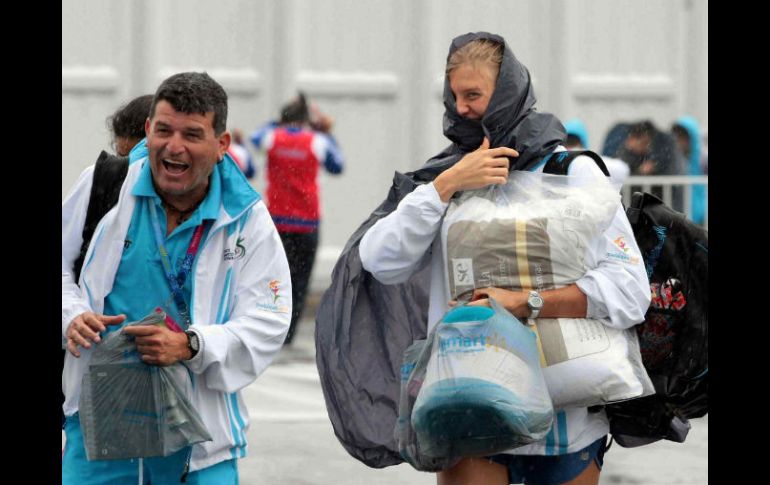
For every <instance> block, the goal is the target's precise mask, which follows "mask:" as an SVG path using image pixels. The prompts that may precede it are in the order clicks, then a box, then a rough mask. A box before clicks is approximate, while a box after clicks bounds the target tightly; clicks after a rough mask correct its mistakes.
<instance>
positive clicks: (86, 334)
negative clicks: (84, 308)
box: [66, 312, 126, 358]
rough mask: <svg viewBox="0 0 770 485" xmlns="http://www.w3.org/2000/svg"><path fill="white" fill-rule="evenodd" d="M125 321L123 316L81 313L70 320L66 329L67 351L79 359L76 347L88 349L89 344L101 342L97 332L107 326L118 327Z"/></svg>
mask: <svg viewBox="0 0 770 485" xmlns="http://www.w3.org/2000/svg"><path fill="white" fill-rule="evenodd" d="M125 319H126V316H125V315H114V316H108V315H102V314H99V313H94V312H83V313H81V314H80V315H78V316H76V317H75V318H73V319H72V321H71V322H70V324H69V326H68V327H67V333H66V337H67V349H68V350H69V351H70V353H71V354H72V355H74V356H75V357H78V358H79V357H80V352H78V345H79V346H81V347H83V348H86V349H90V348H91V343H90V342H89V340H90V341H91V342H94V343H97V344H98V343H99V342H101V340H102V339H101V337H99V332H103V331H104V329H105V328H106V326H107V325H119V324H121V323H123V320H125Z"/></svg>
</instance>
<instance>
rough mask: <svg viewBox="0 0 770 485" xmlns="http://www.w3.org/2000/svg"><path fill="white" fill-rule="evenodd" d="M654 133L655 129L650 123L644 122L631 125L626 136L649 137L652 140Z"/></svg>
mask: <svg viewBox="0 0 770 485" xmlns="http://www.w3.org/2000/svg"><path fill="white" fill-rule="evenodd" d="M656 131H657V130H656V129H655V125H653V124H652V121H649V120H644V121H638V122H636V123H634V124H633V125H631V127H630V128H629V129H628V134H629V135H630V136H634V137H639V136H649V137H650V138H652V137H653V136H655V132H656Z"/></svg>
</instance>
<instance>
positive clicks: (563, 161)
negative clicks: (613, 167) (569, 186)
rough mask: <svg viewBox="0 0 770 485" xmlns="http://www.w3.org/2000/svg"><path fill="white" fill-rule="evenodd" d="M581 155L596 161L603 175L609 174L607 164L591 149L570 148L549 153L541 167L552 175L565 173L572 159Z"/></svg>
mask: <svg viewBox="0 0 770 485" xmlns="http://www.w3.org/2000/svg"><path fill="white" fill-rule="evenodd" d="M582 155H585V156H587V157H590V158H591V159H593V161H594V162H596V165H598V166H599V169H601V171H602V173H604V175H606V176H607V177H609V176H610V172H609V170H607V166H606V165H605V164H604V160H602V157H600V156H599V155H598V154H596V153H595V152H592V151H591V150H572V151H566V152H558V153H551V154H549V155H548V156H547V157H546V160H547V161H546V163H545V167H543V173H548V174H552V175H567V172H568V171H569V165H570V163H572V160H574V159H576V158H577V157H579V156H582Z"/></svg>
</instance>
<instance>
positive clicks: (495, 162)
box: [433, 137, 519, 202]
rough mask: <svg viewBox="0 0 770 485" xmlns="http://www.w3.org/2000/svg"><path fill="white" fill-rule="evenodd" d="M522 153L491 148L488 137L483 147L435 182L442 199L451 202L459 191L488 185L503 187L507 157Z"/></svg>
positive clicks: (506, 171)
mask: <svg viewBox="0 0 770 485" xmlns="http://www.w3.org/2000/svg"><path fill="white" fill-rule="evenodd" d="M518 156H519V152H517V151H516V150H514V149H512V148H508V147H498V148H489V139H487V138H486V137H485V138H484V141H483V142H482V143H481V146H480V147H478V148H477V149H476V150H474V151H472V152H470V153H468V154H467V155H465V156H464V157H463V158H461V159H460V161H459V162H457V163H455V164H454V165H453V166H452V168H449V169H447V170H445V171H444V172H442V173H441V174H440V175H439V176H438V177H436V179H435V180H434V181H433V185H434V186H435V187H436V191H437V192H438V194H439V196H440V197H441V200H442V201H443V202H449V199H450V198H451V197H452V195H454V193H455V192H457V191H458V190H472V189H480V188H482V187H486V186H488V185H493V184H496V185H503V184H505V183H506V182H507V181H508V166H509V165H510V162H509V161H508V158H507V157H518Z"/></svg>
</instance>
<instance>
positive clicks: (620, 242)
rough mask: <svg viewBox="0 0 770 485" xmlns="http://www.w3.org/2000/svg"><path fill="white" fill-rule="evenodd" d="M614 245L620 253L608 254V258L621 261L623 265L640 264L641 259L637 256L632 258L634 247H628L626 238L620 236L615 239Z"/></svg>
mask: <svg viewBox="0 0 770 485" xmlns="http://www.w3.org/2000/svg"><path fill="white" fill-rule="evenodd" d="M612 243H613V244H614V245H615V247H616V248H618V249H619V251H613V252H611V253H607V257H608V258H611V259H614V260H616V261H621V262H623V263H630V264H638V263H639V258H638V257H636V256H631V254H633V250H632V247H631V246H629V245H628V243H627V242H626V238H625V236H618V237H616V238H615V240H614V241H612Z"/></svg>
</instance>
